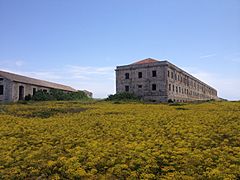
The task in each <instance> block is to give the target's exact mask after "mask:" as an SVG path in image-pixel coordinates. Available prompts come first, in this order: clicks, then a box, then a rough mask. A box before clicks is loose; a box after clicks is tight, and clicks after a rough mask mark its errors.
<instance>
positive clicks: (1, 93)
mask: <svg viewBox="0 0 240 180" xmlns="http://www.w3.org/2000/svg"><path fill="white" fill-rule="evenodd" d="M3 88H4V87H3V85H0V95H3V91H4V90H3Z"/></svg>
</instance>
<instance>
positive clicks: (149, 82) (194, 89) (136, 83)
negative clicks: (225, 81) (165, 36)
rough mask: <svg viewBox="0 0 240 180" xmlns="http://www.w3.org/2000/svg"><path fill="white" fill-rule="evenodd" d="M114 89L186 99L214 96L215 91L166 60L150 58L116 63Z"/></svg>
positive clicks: (164, 99)
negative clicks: (129, 62)
mask: <svg viewBox="0 0 240 180" xmlns="http://www.w3.org/2000/svg"><path fill="white" fill-rule="evenodd" d="M115 71H116V91H117V93H120V92H130V93H134V94H136V95H137V96H140V97H141V98H142V99H144V100H148V101H156V102H167V101H175V102H188V101H197V100H209V99H218V97H217V91H216V90H215V89H214V88H212V87H210V86H209V85H207V84H205V83H204V82H202V81H200V80H198V79H197V78H195V77H193V76H192V75H190V74H188V73H187V72H185V71H183V70H182V69H180V68H178V67H177V66H175V65H173V64H171V63H170V62H168V61H158V60H155V59H152V58H148V59H144V60H142V61H138V62H136V63H133V64H130V65H125V66H117V68H116V70H115Z"/></svg>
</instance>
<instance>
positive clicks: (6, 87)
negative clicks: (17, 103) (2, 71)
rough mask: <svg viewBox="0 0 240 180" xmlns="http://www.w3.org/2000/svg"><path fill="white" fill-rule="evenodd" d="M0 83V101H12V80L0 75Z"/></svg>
mask: <svg viewBox="0 0 240 180" xmlns="http://www.w3.org/2000/svg"><path fill="white" fill-rule="evenodd" d="M0 78H1V79H2V80H1V81H0V85H3V95H0V102H11V101H12V81H10V80H8V79H6V78H3V77H0Z"/></svg>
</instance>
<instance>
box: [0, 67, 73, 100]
mask: <svg viewBox="0 0 240 180" xmlns="http://www.w3.org/2000/svg"><path fill="white" fill-rule="evenodd" d="M50 89H59V90H63V91H65V92H74V91H76V90H75V89H73V88H71V87H69V86H65V85H61V84H57V83H52V82H48V81H43V80H39V79H34V78H30V77H26V76H21V75H17V74H13V73H9V72H5V71H0V102H16V101H19V100H24V98H25V96H26V95H29V94H30V95H33V94H34V93H35V92H37V91H38V90H43V91H46V92H48V91H49V90H50Z"/></svg>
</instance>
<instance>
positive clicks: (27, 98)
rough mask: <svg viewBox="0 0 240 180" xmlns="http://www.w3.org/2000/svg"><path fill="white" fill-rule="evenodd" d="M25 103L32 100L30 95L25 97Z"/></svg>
mask: <svg viewBox="0 0 240 180" xmlns="http://www.w3.org/2000/svg"><path fill="white" fill-rule="evenodd" d="M24 99H25V101H30V100H32V95H31V94H28V95H27V96H25V98H24Z"/></svg>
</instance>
